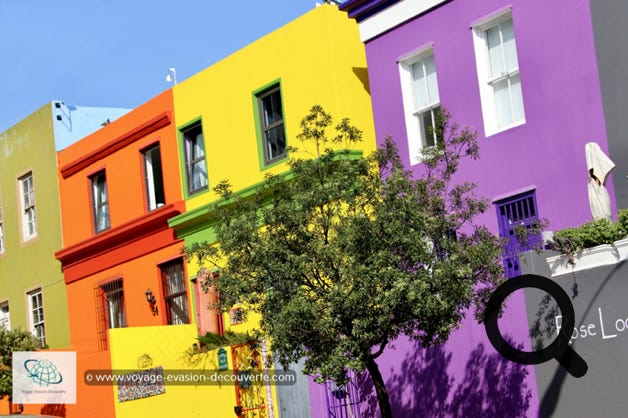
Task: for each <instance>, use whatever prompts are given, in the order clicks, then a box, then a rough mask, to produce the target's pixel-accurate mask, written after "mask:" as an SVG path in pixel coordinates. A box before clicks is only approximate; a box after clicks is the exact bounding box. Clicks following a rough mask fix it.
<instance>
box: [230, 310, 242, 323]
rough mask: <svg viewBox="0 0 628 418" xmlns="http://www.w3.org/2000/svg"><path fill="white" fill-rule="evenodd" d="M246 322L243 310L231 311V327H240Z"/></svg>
mask: <svg viewBox="0 0 628 418" xmlns="http://www.w3.org/2000/svg"><path fill="white" fill-rule="evenodd" d="M243 321H244V310H242V308H239V307H238V308H231V309H230V310H229V325H239V324H241V323H242V322H243Z"/></svg>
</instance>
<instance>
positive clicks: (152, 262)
mask: <svg viewBox="0 0 628 418" xmlns="http://www.w3.org/2000/svg"><path fill="white" fill-rule="evenodd" d="M180 251H181V243H174V244H172V245H170V246H168V247H166V248H163V249H161V250H158V251H155V252H153V253H150V254H148V255H145V256H142V257H139V258H137V259H134V260H132V261H128V262H126V263H122V264H119V265H117V266H114V267H110V268H108V269H105V270H103V271H101V272H98V273H96V274H94V275H91V276H89V277H86V278H84V279H82V280H78V281H75V282H73V283H71V284H69V285H68V287H67V290H68V300H69V301H70V305H69V316H70V334H71V336H72V349H73V350H76V351H77V361H78V366H77V372H78V379H77V403H76V405H72V406H70V405H68V412H70V413H69V414H68V417H81V416H89V417H92V418H110V417H113V416H115V412H114V405H115V400H114V389H115V387H112V386H88V385H85V384H84V382H83V376H84V373H85V370H88V369H110V368H111V358H110V354H111V352H110V351H109V350H105V351H99V338H98V332H97V326H98V321H99V318H98V316H97V312H96V309H97V303H98V301H97V299H96V295H95V291H94V290H95V288H97V287H98V286H99V284H101V283H102V282H106V281H109V280H113V279H118V278H121V279H122V285H123V289H124V306H125V308H126V313H127V326H128V327H140V326H150V325H164V324H165V323H166V316H165V312H166V311H165V306H164V304H163V294H162V289H161V276H160V272H159V268H158V265H159V264H161V263H163V262H164V261H168V260H171V259H173V258H175V257H179V256H180ZM184 266H185V267H186V268H187V265H186V264H184ZM185 277H187V273H186V275H185ZM186 283H188V286H189V281H187V280H186ZM147 288H150V289H151V290H152V291H153V294H154V295H155V298H156V299H157V301H158V303H157V307H158V314H157V315H153V314H152V311H151V309H150V307H149V304H148V302H147V301H146V296H145V292H146V289H147ZM189 292H190V289H189V287H188V300H190V299H191V298H190V293H189ZM192 315H193V312H192V309H191V304H190V311H189V317H190V321H194V318H193V316H192ZM192 323H193V322H192ZM108 339H109V343H111V340H110V338H109V337H108ZM74 411H76V412H78V413H76V414H74V413H73V412H74Z"/></svg>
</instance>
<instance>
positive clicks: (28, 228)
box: [19, 173, 37, 241]
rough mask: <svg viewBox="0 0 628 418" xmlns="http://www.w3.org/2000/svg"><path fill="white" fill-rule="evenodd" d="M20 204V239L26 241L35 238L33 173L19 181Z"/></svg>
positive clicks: (35, 219)
mask: <svg viewBox="0 0 628 418" xmlns="http://www.w3.org/2000/svg"><path fill="white" fill-rule="evenodd" d="M19 185H20V196H21V203H22V237H23V239H24V241H28V240H30V239H32V238H35V237H36V236H37V215H36V213H35V185H34V183H33V173H28V174H26V175H25V176H23V177H21V178H20V179H19Z"/></svg>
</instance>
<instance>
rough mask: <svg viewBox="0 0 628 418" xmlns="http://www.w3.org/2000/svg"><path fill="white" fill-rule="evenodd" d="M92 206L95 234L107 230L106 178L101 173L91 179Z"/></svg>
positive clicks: (108, 223)
mask: <svg viewBox="0 0 628 418" xmlns="http://www.w3.org/2000/svg"><path fill="white" fill-rule="evenodd" d="M91 183H92V206H93V211H94V227H95V229H96V232H101V231H104V230H105V229H109V226H110V221H109V200H108V198H107V177H106V176H105V172H104V171H102V172H100V173H98V174H95V175H93V176H92V177H91Z"/></svg>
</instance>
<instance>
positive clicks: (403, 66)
mask: <svg viewBox="0 0 628 418" xmlns="http://www.w3.org/2000/svg"><path fill="white" fill-rule="evenodd" d="M430 56H432V57H434V48H433V46H432V45H430V46H427V47H424V48H421V49H419V50H418V51H415V52H413V53H411V54H409V55H407V56H405V57H403V58H401V59H400V60H399V75H400V80H401V94H402V99H403V109H404V117H405V122H406V134H407V137H408V154H409V157H410V164H411V165H415V164H419V163H421V162H422V161H423V155H422V153H421V150H422V149H423V147H424V146H425V143H426V138H425V137H424V132H422V129H421V123H422V122H421V119H420V116H419V115H422V114H424V113H427V112H430V113H431V117H432V121H434V118H435V115H434V112H435V110H436V109H437V108H439V107H440V92H439V93H438V96H439V97H438V99H437V100H432V101H430V103H428V104H427V105H426V106H423V107H421V108H416V107H415V92H414V80H413V79H412V65H413V64H415V63H417V62H423V61H424V60H425V59H426V58H428V57H430ZM422 67H423V70H424V71H425V64H423V65H422ZM425 88H426V89H427V84H426V86H425ZM436 89H437V91H438V90H439V89H438V71H437V72H436ZM428 95H429V93H428ZM432 125H433V124H432ZM433 128H434V126H433ZM434 135H435V134H434ZM434 141H435V142H436V137H435V138H434Z"/></svg>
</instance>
